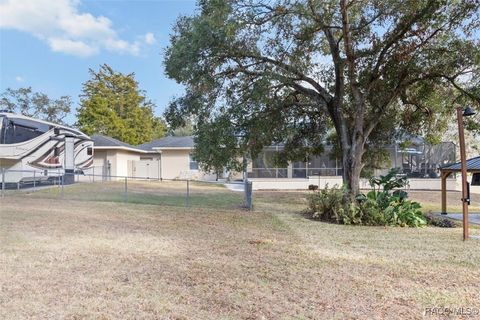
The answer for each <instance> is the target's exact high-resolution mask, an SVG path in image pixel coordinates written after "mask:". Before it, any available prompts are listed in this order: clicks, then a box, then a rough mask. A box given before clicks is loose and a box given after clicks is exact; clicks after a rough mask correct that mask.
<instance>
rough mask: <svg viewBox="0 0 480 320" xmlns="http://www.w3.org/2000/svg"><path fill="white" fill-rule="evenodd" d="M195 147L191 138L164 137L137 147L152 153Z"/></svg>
mask: <svg viewBox="0 0 480 320" xmlns="http://www.w3.org/2000/svg"><path fill="white" fill-rule="evenodd" d="M194 146H195V142H194V141H193V136H185V137H172V136H169V137H165V138H162V139H157V140H153V141H151V142H147V143H144V144H141V145H139V146H137V148H140V149H142V150H146V151H153V150H157V149H192V148H193V147H194Z"/></svg>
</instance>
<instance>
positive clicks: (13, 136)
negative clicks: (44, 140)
mask: <svg viewBox="0 0 480 320" xmlns="http://www.w3.org/2000/svg"><path fill="white" fill-rule="evenodd" d="M47 131H48V125H44V124H41V123H35V122H33V121H29V120H23V119H18V120H15V121H9V122H8V123H7V126H6V128H5V130H4V137H3V140H4V143H5V144H12V143H19V142H24V141H28V140H31V139H34V138H36V137H38V136H40V135H42V134H44V133H45V132H47Z"/></svg>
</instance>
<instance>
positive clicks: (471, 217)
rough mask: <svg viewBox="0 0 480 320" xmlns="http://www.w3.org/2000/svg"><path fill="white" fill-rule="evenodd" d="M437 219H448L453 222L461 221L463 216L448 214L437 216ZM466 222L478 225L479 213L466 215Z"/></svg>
mask: <svg viewBox="0 0 480 320" xmlns="http://www.w3.org/2000/svg"><path fill="white" fill-rule="evenodd" d="M438 216H439V217H444V218H450V219H455V220H461V221H463V214H462V213H449V214H438ZM468 222H469V223H474V224H480V213H478V212H475V213H471V212H469V214H468Z"/></svg>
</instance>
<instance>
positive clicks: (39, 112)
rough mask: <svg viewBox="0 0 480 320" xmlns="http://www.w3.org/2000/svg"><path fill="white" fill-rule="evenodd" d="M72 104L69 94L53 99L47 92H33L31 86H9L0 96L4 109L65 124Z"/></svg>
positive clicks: (0, 105) (0, 107) (1, 107)
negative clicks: (15, 87) (12, 87)
mask: <svg viewBox="0 0 480 320" xmlns="http://www.w3.org/2000/svg"><path fill="white" fill-rule="evenodd" d="M71 106H72V99H71V98H70V97H69V96H61V97H60V98H59V99H51V98H49V97H48V96H47V95H46V94H45V93H41V92H33V90H32V88H31V87H28V88H18V89H11V88H8V89H7V90H5V92H3V93H2V95H1V98H0V109H2V110H8V111H9V112H13V113H20V114H23V115H24V116H28V117H33V118H37V119H41V120H45V121H49V122H53V123H59V124H64V122H63V120H64V119H65V117H66V116H67V115H68V114H69V113H70V110H71Z"/></svg>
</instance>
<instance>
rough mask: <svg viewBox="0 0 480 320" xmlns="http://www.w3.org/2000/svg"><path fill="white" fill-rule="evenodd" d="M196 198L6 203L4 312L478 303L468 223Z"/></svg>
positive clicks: (400, 308) (269, 200) (380, 310)
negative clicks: (343, 217)
mask: <svg viewBox="0 0 480 320" xmlns="http://www.w3.org/2000/svg"><path fill="white" fill-rule="evenodd" d="M139 189H140V188H139ZM66 190H67V189H66ZM66 190H65V191H66ZM165 193H167V191H165ZM197 193H198V194H199V195H201V196H202V197H203V198H202V201H204V203H203V204H205V206H199V207H196V208H183V207H181V206H169V205H151V204H142V203H127V204H124V203H120V202H118V201H117V202H115V201H113V202H108V201H107V200H108V199H103V200H102V201H86V200H82V199H76V200H71V199H70V200H57V199H54V198H48V197H45V198H44V197H40V196H38V195H34V196H31V195H25V196H24V197H21V198H20V197H13V196H11V197H8V196H7V197H6V198H4V199H1V200H0V219H1V220H0V247H1V252H0V255H1V261H2V272H0V284H1V291H0V318H1V319H25V318H35V319H37V318H42V319H43V318H53V319H84V318H87V319H262V318H264V319H291V318H295V319H349V318H350V319H351V318H361V319H385V318H393V319H418V318H424V310H425V308H428V307H440V306H448V307H476V308H480V283H479V279H480V241H468V242H465V243H464V242H462V241H461V234H462V230H461V228H455V229H442V228H432V227H427V228H422V229H410V228H384V227H352V226H341V225H334V224H327V223H322V222H316V221H311V220H308V219H305V218H304V217H303V216H302V215H300V214H298V213H299V212H300V211H301V210H302V209H304V207H305V197H304V193H300V192H256V193H255V206H256V210H255V212H252V213H250V212H247V211H244V210H241V209H238V208H237V207H236V206H237V204H236V203H235V204H233V203H230V206H227V203H228V202H229V201H230V202H232V201H234V202H236V201H237V198H238V197H239V195H238V194H233V193H231V192H229V191H228V190H225V189H223V188H218V189H217V190H213V189H212V190H210V189H208V187H205V186H198V189H197ZM218 194H220V195H221V198H223V199H224V200H223V202H220V204H222V205H219V207H218V208H215V207H213V205H210V203H209V202H208V199H214V200H212V201H214V202H215V201H217V200H215V199H216V197H217V195H218ZM427 196H428V194H426V193H423V196H422V195H421V194H419V195H418V197H419V198H420V197H423V199H424V201H425V204H427V205H431V206H432V207H433V206H434V205H435V204H434V203H435V202H433V203H431V202H428V201H430V200H428V199H427V198H428V197H427ZM228 197H231V198H228ZM412 197H413V195H412ZM225 199H229V200H225ZM90 200H91V199H90ZM114 200H115V199H114ZM438 201H439V200H438ZM472 233H476V234H480V229H472ZM425 318H427V319H428V318H429V317H425ZM430 318H432V319H434V317H430Z"/></svg>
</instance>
